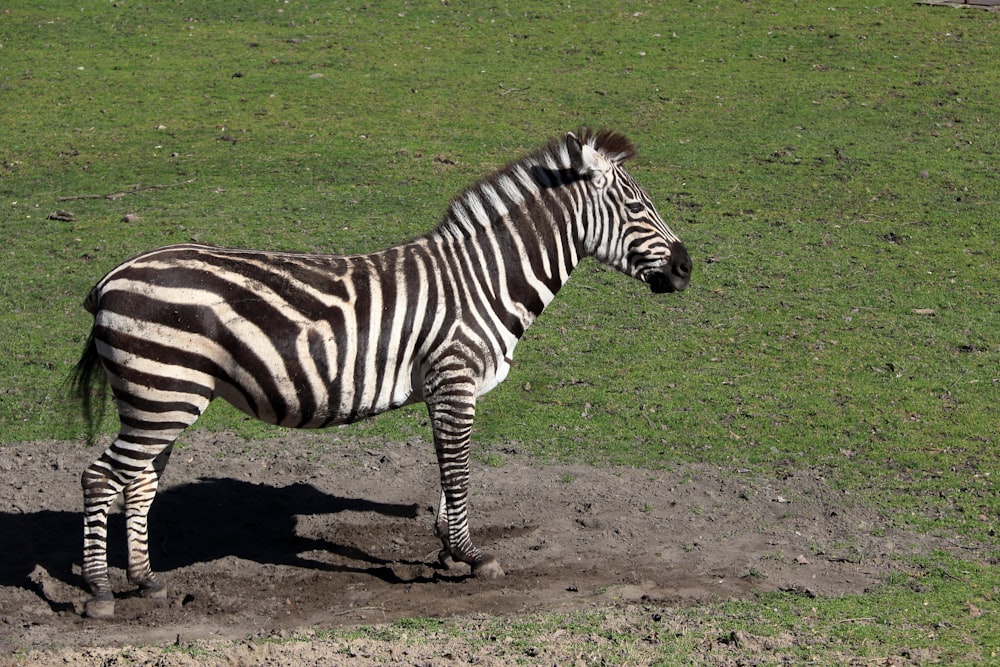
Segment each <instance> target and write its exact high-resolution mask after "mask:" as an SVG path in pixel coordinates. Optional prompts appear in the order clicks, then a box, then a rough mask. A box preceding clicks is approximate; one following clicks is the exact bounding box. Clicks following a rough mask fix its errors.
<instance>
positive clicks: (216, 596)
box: [0, 430, 949, 664]
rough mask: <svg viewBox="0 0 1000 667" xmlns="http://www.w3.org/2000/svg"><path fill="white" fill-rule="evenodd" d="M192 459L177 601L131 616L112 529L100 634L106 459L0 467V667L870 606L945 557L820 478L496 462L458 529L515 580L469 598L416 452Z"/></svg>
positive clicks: (136, 603)
mask: <svg viewBox="0 0 1000 667" xmlns="http://www.w3.org/2000/svg"><path fill="white" fill-rule="evenodd" d="M184 442H185V444H184V446H182V447H179V448H178V449H177V451H176V452H175V454H174V457H173V460H172V461H171V464H170V466H169V467H168V469H167V473H166V477H165V480H164V485H163V487H162V488H161V492H160V495H159V497H158V499H157V502H156V504H155V505H154V507H153V511H152V514H151V534H152V536H153V539H152V561H153V566H154V568H156V569H157V570H158V571H160V572H162V573H163V574H164V575H165V578H166V581H167V584H168V589H169V595H168V598H167V600H166V601H163V602H158V601H153V600H147V599H143V598H140V597H137V596H133V595H131V590H132V587H131V586H130V585H129V584H128V583H127V582H126V580H125V576H124V572H123V567H124V564H125V553H124V526H123V521H121V515H120V514H116V515H115V516H114V517H113V518H114V519H116V520H115V521H113V523H112V526H111V533H112V540H111V545H110V546H111V553H110V560H111V564H112V567H113V569H112V575H113V579H112V581H113V584H114V586H115V590H116V592H117V594H118V604H117V609H116V612H117V615H116V618H115V619H114V620H113V621H103V622H102V621H94V620H90V619H85V618H82V617H81V613H80V612H81V611H82V604H83V601H84V599H85V598H86V594H85V592H84V591H83V589H82V588H81V580H80V576H79V572H80V566H79V563H80V552H81V548H82V546H81V545H82V537H81V526H82V514H81V503H82V500H81V493H80V487H79V475H80V473H81V471H82V470H83V469H84V468H85V467H86V466H87V465H88V464H89V462H90V461H91V460H92V459H94V458H96V456H97V455H98V453H99V451H98V450H99V449H100V448H99V447H91V448H85V447H83V446H82V445H81V444H79V443H73V442H56V441H40V442H32V443H22V444H15V445H8V446H4V447H0V544H3V545H4V549H5V554H4V557H3V559H2V560H0V662H2V661H3V659H2V656H3V655H7V656H11V655H12V654H13V653H14V652H15V651H21V652H22V654H23V652H24V651H26V650H32V649H46V650H51V649H66V648H68V649H73V648H79V647H101V646H121V645H133V646H142V645H151V644H167V643H174V642H178V641H179V642H188V641H193V640H199V639H207V638H211V639H244V638H247V637H252V636H266V635H274V634H279V635H280V634H281V633H283V632H285V633H287V632H291V631H294V630H295V629H299V628H304V627H331V626H344V625H357V624H368V623H379V622H384V621H391V620H394V619H397V618H400V617H412V616H420V617H436V616H450V615H471V614H489V615H514V614H522V613H526V612H535V611H556V610H579V609H591V608H607V607H609V606H610V607H625V608H627V607H629V606H630V605H634V604H636V603H643V604H658V605H666V606H674V605H684V604H692V603H697V602H701V601H709V600H719V599H729V598H741V597H745V596H747V595H748V594H750V593H752V592H754V591H768V590H775V589H781V590H789V591H794V592H796V593H798V594H802V595H810V596H837V595H842V594H846V593H858V592H863V591H865V590H866V589H869V588H870V587H873V586H876V585H878V584H879V583H880V582H881V581H882V580H884V578H885V577H886V576H887V575H888V574H889V573H891V572H892V571H893V570H894V568H897V567H902V566H903V565H904V563H900V558H899V557H900V556H904V557H905V556H908V555H911V554H917V553H926V552H928V551H929V550H931V549H947V548H949V545H948V544H947V543H946V542H944V541H942V540H937V539H935V538H933V537H931V536H925V535H915V534H912V533H908V532H903V531H900V530H897V529H895V528H894V527H893V526H892V525H891V522H890V521H888V520H887V519H885V518H884V517H881V516H879V515H878V514H877V513H875V512H873V511H871V510H869V509H866V508H865V507H862V506H859V505H858V504H857V503H855V502H853V500H852V498H851V496H849V495H846V494H844V493H842V492H840V491H837V490H835V489H833V488H832V487H831V485H830V484H828V482H827V480H825V479H824V478H823V476H822V475H820V474H818V473H817V472H815V471H811V470H801V471H798V472H795V473H793V474H790V475H786V476H783V477H782V478H781V479H759V478H753V477H751V476H750V475H748V474H747V473H745V472H741V471H738V470H730V469H719V468H713V467H708V466H701V465H678V466H676V467H674V468H671V469H669V470H663V471H649V470H638V469H629V468H593V467H588V466H583V465H544V466H543V465H539V464H538V463H537V462H536V461H533V460H531V459H529V458H527V457H524V456H522V455H519V454H517V453H516V452H503V453H500V458H502V459H503V463H502V465H499V466H486V465H482V464H477V465H476V466H475V469H474V475H473V483H472V488H473V497H472V501H471V503H472V514H471V516H472V530H473V537H474V539H475V540H476V542H477V543H478V545H479V546H480V547H481V548H483V549H484V550H486V551H488V552H491V553H493V554H495V555H496V556H497V557H498V558H499V559H500V562H501V564H502V565H503V567H504V569H505V571H506V572H507V576H505V577H503V578H501V579H498V580H491V581H480V580H476V579H473V578H471V577H470V576H469V575H468V569H467V568H463V569H461V570H443V569H439V568H438V567H436V565H435V564H436V555H437V551H438V549H439V542H438V541H437V539H436V538H434V537H433V534H432V530H433V528H432V526H433V509H432V504H433V503H434V502H436V500H437V493H438V482H437V467H436V464H435V461H434V454H433V449H432V446H431V445H429V444H428V443H425V442H421V441H413V442H407V443H390V444H387V445H382V444H372V443H366V442H363V441H358V440H352V439H350V438H347V437H345V431H340V430H337V431H333V432H331V433H330V434H329V435H325V437H324V435H322V434H321V435H315V434H299V433H289V434H287V435H283V436H282V437H279V438H275V439H273V440H269V441H264V442H261V441H246V440H243V439H240V438H237V437H234V436H232V435H229V434H224V433H223V434H219V433H203V432H193V433H191V434H188V435H187V436H186V439H185V441H184ZM494 458H495V457H494ZM87 650H92V649H87ZM76 655H81V654H79V653H77V654H76ZM178 660H180V658H178ZM85 662H86V661H85V660H84V661H83V663H85ZM81 664H82V663H81ZM163 664H168V663H163ZM169 664H183V663H182V662H177V663H169Z"/></svg>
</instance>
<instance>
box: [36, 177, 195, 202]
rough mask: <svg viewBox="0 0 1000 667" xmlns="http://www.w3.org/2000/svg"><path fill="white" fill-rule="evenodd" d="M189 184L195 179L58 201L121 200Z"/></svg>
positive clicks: (59, 199)
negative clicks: (141, 193)
mask: <svg viewBox="0 0 1000 667" xmlns="http://www.w3.org/2000/svg"><path fill="white" fill-rule="evenodd" d="M188 183H194V179H193V178H192V179H189V180H186V181H181V182H180V183H170V184H168V185H136V186H134V187H131V188H129V189H128V190H118V191H116V192H109V193H108V194H106V195H70V196H69V197H56V201H75V200H77V199H121V198H122V197H124V196H125V195H133V194H135V193H136V192H145V191H146V190H165V189H167V188H176V187H178V186H181V185H187V184H188Z"/></svg>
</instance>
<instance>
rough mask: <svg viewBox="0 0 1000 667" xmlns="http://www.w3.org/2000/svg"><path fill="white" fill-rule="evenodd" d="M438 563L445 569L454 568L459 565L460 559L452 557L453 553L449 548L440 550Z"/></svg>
mask: <svg viewBox="0 0 1000 667" xmlns="http://www.w3.org/2000/svg"><path fill="white" fill-rule="evenodd" d="M438 563H439V564H440V565H441V567H442V568H444V569H445V570H453V569H455V566H456V565H458V561H457V560H455V559H454V558H452V557H451V553H450V552H449V551H448V550H447V549H442V550H441V551H439V552H438Z"/></svg>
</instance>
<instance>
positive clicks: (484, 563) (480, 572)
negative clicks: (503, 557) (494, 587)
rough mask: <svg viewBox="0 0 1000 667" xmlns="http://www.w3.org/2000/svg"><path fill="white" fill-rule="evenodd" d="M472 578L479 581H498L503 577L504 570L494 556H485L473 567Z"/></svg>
mask: <svg viewBox="0 0 1000 667" xmlns="http://www.w3.org/2000/svg"><path fill="white" fill-rule="evenodd" d="M472 576H474V577H476V578H477V579H497V578H499V577H502V576H503V568H502V567H500V562H499V561H497V559H496V558H494V557H493V556H483V558H482V559H481V560H480V561H479V562H477V563H476V564H475V565H473V566H472Z"/></svg>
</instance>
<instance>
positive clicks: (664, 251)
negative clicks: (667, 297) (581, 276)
mask: <svg viewBox="0 0 1000 667" xmlns="http://www.w3.org/2000/svg"><path fill="white" fill-rule="evenodd" d="M565 145H566V148H567V150H568V152H569V160H570V166H571V169H572V170H573V171H575V172H576V173H577V174H578V177H579V178H581V179H582V180H583V181H584V192H585V193H586V194H585V196H586V197H587V198H588V200H589V201H588V202H587V205H586V206H585V207H584V208H585V211H586V212H585V213H584V215H585V216H586V218H587V219H586V221H585V224H586V226H587V227H586V231H585V239H584V249H585V251H586V252H587V254H589V255H590V256H591V257H593V258H595V259H597V260H599V261H601V262H604V263H605V264H607V265H609V266H612V267H614V268H616V269H618V270H619V271H621V272H622V273H625V274H626V275H629V276H632V277H633V278H636V279H638V280H641V281H643V282H645V283H647V284H648V285H649V287H650V289H651V290H652V291H653V292H656V293H662V292H680V291H681V290H683V289H685V288H686V287H687V286H688V282H689V281H690V278H691V257H690V255H688V252H687V249H686V248H685V247H684V243H682V242H681V240H680V239H679V238H678V237H677V235H676V234H674V233H673V232H672V231H671V230H670V228H669V227H667V225H666V223H665V222H663V219H662V218H661V217H660V214H659V213H657V211H656V207H654V206H653V202H651V201H650V200H649V195H647V194H646V191H645V190H643V189H642V187H640V186H639V184H638V183H636V182H635V180H634V179H633V178H632V176H631V175H629V173H628V172H627V171H625V168H624V167H623V166H622V164H623V163H624V162H625V161H626V160H627V159H629V158H630V157H632V156H634V155H635V147H634V146H633V145H632V143H631V142H630V141H629V140H628V139H626V138H625V137H624V136H622V135H620V134H617V133H615V132H610V131H608V130H600V131H598V132H596V133H594V132H591V131H589V130H581V131H580V133H579V136H577V134H574V133H572V132H570V133H568V134H567V135H566V142H565ZM587 209H589V210H587Z"/></svg>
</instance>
